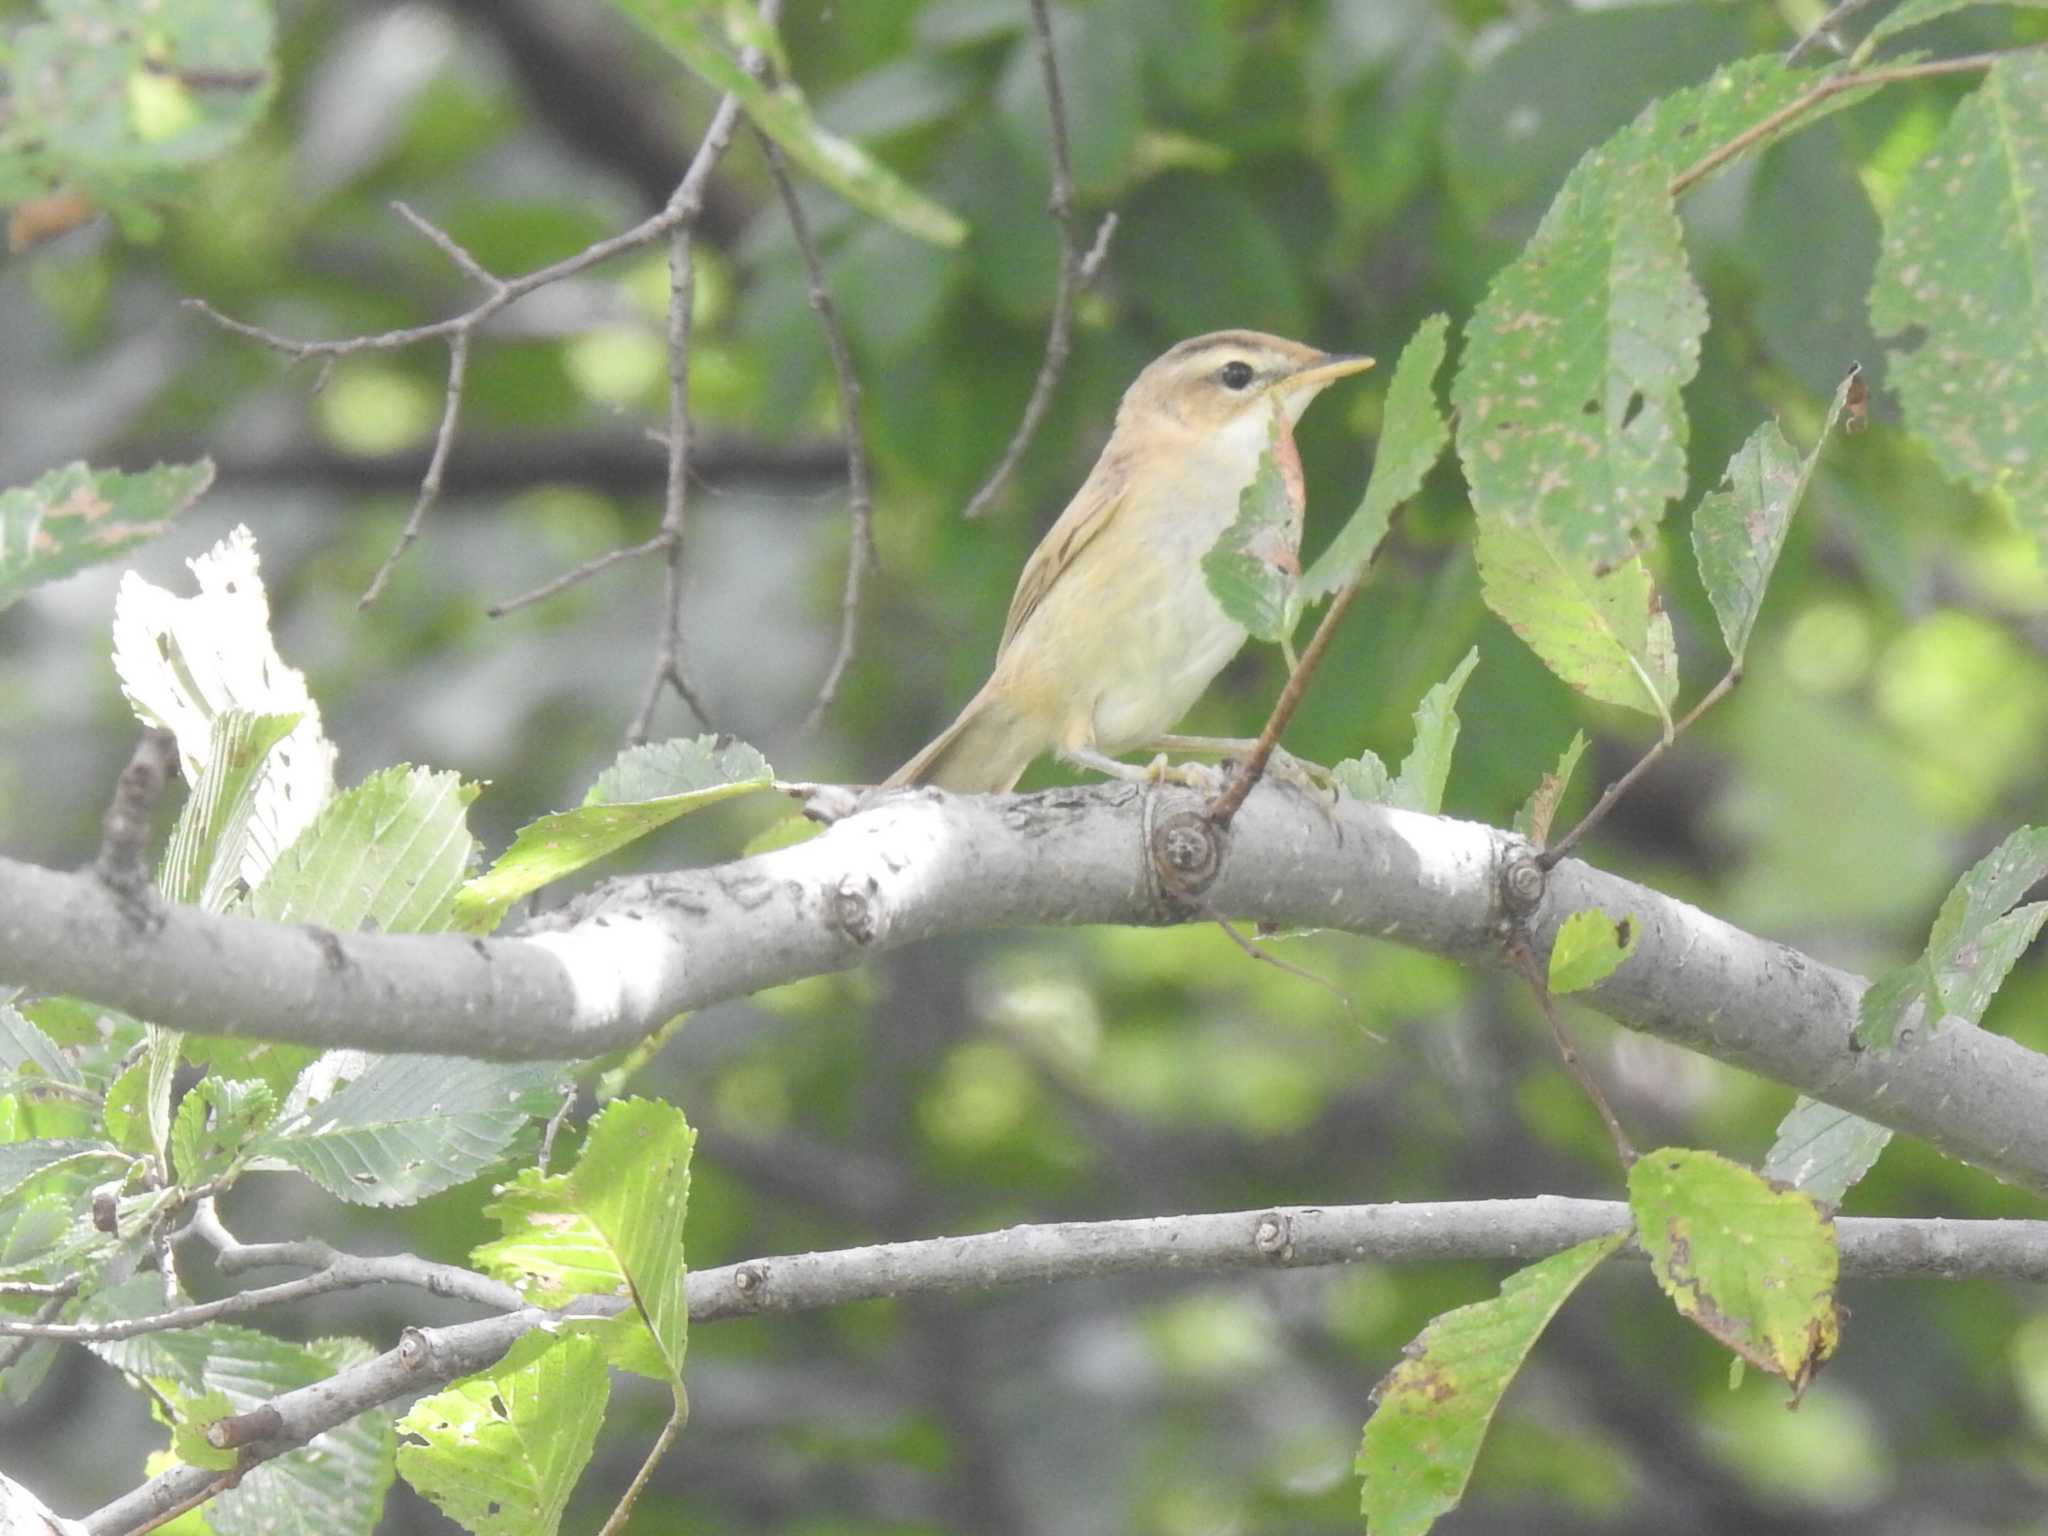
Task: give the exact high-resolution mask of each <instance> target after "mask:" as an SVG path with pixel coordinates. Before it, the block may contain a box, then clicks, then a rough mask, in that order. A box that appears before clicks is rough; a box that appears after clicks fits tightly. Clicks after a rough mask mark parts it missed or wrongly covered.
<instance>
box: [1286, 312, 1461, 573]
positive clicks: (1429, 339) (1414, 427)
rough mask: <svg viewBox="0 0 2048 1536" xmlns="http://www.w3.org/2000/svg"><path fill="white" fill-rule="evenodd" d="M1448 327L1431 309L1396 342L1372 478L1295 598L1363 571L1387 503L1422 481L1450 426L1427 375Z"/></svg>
mask: <svg viewBox="0 0 2048 1536" xmlns="http://www.w3.org/2000/svg"><path fill="white" fill-rule="evenodd" d="M1449 329H1450V321H1449V319H1447V318H1446V317H1445V316H1443V315H1431V316H1430V317H1429V318H1428V319H1427V320H1425V321H1423V322H1422V324H1421V326H1420V327H1418V328H1417V330H1416V332H1415V334H1414V336H1413V337H1411V338H1410V339H1409V342H1408V345H1407V346H1405V347H1403V348H1402V349H1401V360H1400V361H1399V362H1397V363H1396V364H1395V365H1394V379H1393V382H1392V383H1391V384H1389V385H1388V386H1387V403H1386V409H1385V411H1384V412H1383V413H1382V415H1381V418H1380V441H1379V450H1378V452H1377V453H1376V454H1375V455H1374V457H1373V461H1372V478H1371V479H1370V480H1368V481H1367V482H1366V486H1365V496H1364V498H1363V499H1362V500H1361V501H1360V502H1359V503H1358V510H1357V511H1355V512H1353V513H1352V514H1351V518H1350V521H1348V522H1347V523H1345V525H1344V526H1343V528H1342V529H1340V530H1339V531H1338V534H1337V537H1336V538H1334V539H1332V540H1331V541H1330V545H1329V547H1328V548H1327V549H1325V550H1324V551H1323V552H1322V554H1320V555H1318V556H1317V557H1316V560H1315V563H1314V564H1313V565H1311V566H1310V567H1309V568H1308V572H1307V574H1306V575H1304V576H1303V577H1302V578H1301V599H1302V600H1303V601H1305V602H1314V601H1315V600H1316V599H1317V598H1319V597H1323V596H1326V595H1327V594H1329V593H1331V592H1335V591H1336V590H1337V589H1338V588H1340V587H1345V586H1349V585H1350V584H1351V583H1352V582H1354V581H1358V580H1361V579H1362V578H1363V577H1364V575H1365V572H1366V570H1367V568H1368V567H1369V566H1370V565H1371V564H1372V557H1373V555H1374V554H1375V553H1376V552H1377V551H1378V549H1379V547H1380V542H1381V540H1383V539H1385V538H1386V536H1387V529H1388V527H1389V526H1390V525H1391V523H1392V522H1393V517H1394V511H1395V509H1396V508H1397V507H1399V506H1400V505H1401V503H1402V502H1404V501H1406V500H1408V498H1409V497H1411V496H1413V495H1414V494H1415V493H1416V492H1417V491H1419V490H1421V489H1422V482H1423V481H1424V480H1425V479H1426V478H1427V477H1428V475H1429V472H1430V470H1431V469H1432V468H1433V467H1434V466H1435V464H1436V461H1437V460H1438V458H1440V457H1441V456H1442V454H1443V451H1444V444H1446V443H1447V442H1449V441H1450V438H1451V432H1450V427H1449V425H1448V424H1447V423H1446V422H1445V421H1444V417H1443V412H1442V411H1441V410H1440V409H1438V407H1437V403H1436V385H1435V380H1436V375H1437V370H1438V369H1439V368H1441V367H1442V366H1443V361H1444V345H1445V342H1444V338H1445V334H1446V332H1448V330H1449Z"/></svg>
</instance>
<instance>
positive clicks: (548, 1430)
mask: <svg viewBox="0 0 2048 1536" xmlns="http://www.w3.org/2000/svg"><path fill="white" fill-rule="evenodd" d="M610 1394H611V1383H610V1381H609V1379H608V1378H607V1377H606V1374H605V1366H604V1354H603V1351H602V1350H600V1349H599V1347H598V1344H597V1341H596V1340H595V1339H592V1338H590V1337H589V1336H588V1335H586V1334H583V1333H579V1332H568V1333H563V1334H560V1335H556V1334H551V1333H548V1332H545V1331H543V1330H539V1329H536V1330H535V1331H533V1332H532V1333H529V1334H527V1335H526V1336H525V1337H524V1338H522V1339H521V1340H520V1341H519V1342H518V1343H517V1344H515V1345H513V1346H512V1348H511V1350H510V1351H509V1352H508V1353H507V1354H506V1356H505V1358H504V1359H503V1360H501V1361H499V1362H498V1364H497V1365H496V1366H495V1367H493V1368H492V1369H491V1370H490V1371H489V1372H487V1373H485V1374H483V1375H480V1376H470V1377H466V1378H464V1379H463V1380H461V1381H458V1382H456V1383H455V1384H454V1385H453V1386H451V1387H449V1388H447V1389H446V1390H445V1391H441V1392H436V1393H434V1394H433V1395H432V1396H431V1397H423V1398H421V1399H420V1400H419V1401H418V1402H417V1403H415V1404H413V1406H412V1408H411V1410H410V1411H409V1412H408V1413H406V1415H405V1416H404V1417H403V1418H401V1419H400V1420H399V1421H398V1429H399V1431H400V1433H401V1434H403V1435H405V1436H406V1439H405V1440H404V1441H402V1442H401V1443H400V1445H399V1447H398V1470H399V1472H400V1473H401V1474H402V1475H403V1476H404V1478H405V1480H406V1481H407V1482H408V1483H411V1484H412V1485H413V1487H414V1488H416V1489H418V1490H419V1491H420V1492H421V1493H423V1494H425V1495H426V1497H427V1498H428V1499H429V1500H431V1501H432V1502H433V1504H434V1505H435V1507H436V1508H438V1509H439V1510H440V1511H441V1513H443V1514H444V1515H446V1516H448V1518H449V1519H451V1520H455V1521H457V1522H459V1523H460V1524H461V1525H463V1526H464V1527H465V1528H466V1529H468V1530H469V1531H471V1532H473V1533H475V1536H553V1533H554V1532H555V1531H556V1530H558V1529H559V1528H560V1526H561V1523H562V1514H563V1511H564V1510H565V1509H567V1507H568V1504H569V1495H570V1493H571V1491H573V1490H574V1488H575V1486H576V1479H577V1478H578V1477H579V1476H580V1475H581V1474H582V1472H583V1468H584V1466H585V1464H587V1463H588V1462H589V1460H590V1453H591V1450H592V1448H593V1447H595V1445H596V1444H597V1430H598V1426H599V1425H600V1424H602V1423H603V1422H604V1409H605V1402H606V1400H607V1399H608V1398H609V1396H610Z"/></svg>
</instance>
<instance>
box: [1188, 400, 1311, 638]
mask: <svg viewBox="0 0 2048 1536" xmlns="http://www.w3.org/2000/svg"><path fill="white" fill-rule="evenodd" d="M1304 494H1305V493H1304V490H1303V487H1302V482H1301V455H1300V453H1299V452H1298V451H1297V450H1296V448H1295V446H1294V434H1293V433H1292V432H1291V431H1290V430H1289V429H1288V425H1287V422H1286V420H1285V418H1283V417H1282V416H1281V415H1280V414H1279V413H1278V412H1275V413H1274V415H1273V424H1272V446H1271V447H1270V448H1269V449H1268V450H1267V451H1266V452H1265V453H1262V454H1260V455H1259V467H1258V469H1257V471H1256V472H1255V473H1254V474H1253V475H1252V481H1251V484H1250V485H1247V486H1246V487H1245V488H1244V490H1243V491H1241V492H1240V493H1239V494H1238V498H1237V518H1236V520H1235V521H1234V522H1232V523H1231V525H1230V526H1229V527H1228V528H1226V529H1224V530H1223V536H1222V537H1221V538H1219V539H1218V540H1217V541H1216V543H1215V545H1214V547H1212V548H1211V549H1210V550H1209V552H1208V553H1207V554H1206V555H1204V556H1202V576H1203V578H1204V579H1205V580H1206V581H1207V582H1208V583H1209V591H1210V592H1211V594H1213V595H1214V597H1215V599H1216V602H1217V605H1218V606H1219V607H1221V608H1222V609H1223V611H1224V612H1225V613H1226V614H1228V615H1229V616H1230V617H1231V618H1232V619H1234V620H1236V621H1237V622H1238V623H1239V624H1242V625H1243V626H1244V627H1245V629H1246V630H1247V631H1249V632H1250V634H1251V636H1252V638H1253V639H1255V640H1269V641H1270V640H1280V639H1282V638H1284V637H1285V636H1286V635H1287V634H1288V633H1289V632H1290V629H1291V625H1290V623H1289V620H1290V618H1291V617H1292V611H1293V600H1294V592H1295V588H1296V585H1297V583H1298V582H1299V580H1300V577H1301V560H1300V555H1299V553H1298V551H1299V549H1300V546H1301V514H1302V508H1303V506H1304V504H1305V503H1304V499H1303V498H1304Z"/></svg>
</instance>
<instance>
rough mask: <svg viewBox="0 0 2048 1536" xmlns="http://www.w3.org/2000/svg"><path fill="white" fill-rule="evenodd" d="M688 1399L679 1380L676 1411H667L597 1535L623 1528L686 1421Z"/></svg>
mask: <svg viewBox="0 0 2048 1536" xmlns="http://www.w3.org/2000/svg"><path fill="white" fill-rule="evenodd" d="M689 1417H690V1400H689V1398H688V1397H687V1396H685V1395H684V1393H683V1389H682V1386H681V1384H680V1383H678V1384H677V1386H676V1406H675V1410H674V1411H673V1412H672V1413H670V1414H669V1416H668V1422H667V1423H666V1424H664V1425H662V1426H661V1433H660V1434H658V1435H656V1436H655V1437H654V1445H653V1447H652V1448H651V1449H650V1450H649V1451H648V1452H647V1459H646V1460H645V1461H643V1462H641V1463H640V1470H639V1471H638V1472H635V1473H634V1474H633V1481H632V1482H631V1483H629V1484H627V1485H626V1491H625V1492H624V1493H622V1494H621V1495H619V1502H618V1505H617V1507H615V1508H614V1509H613V1510H612V1512H611V1518H610V1519H608V1520H606V1521H605V1523H604V1525H603V1527H602V1528H601V1529H600V1530H599V1531H598V1533H597V1536H617V1533H618V1532H619V1531H620V1530H621V1529H623V1528H624V1526H625V1524H626V1521H627V1519H628V1517H630V1516H631V1515H632V1513H633V1506H634V1505H635V1504H637V1503H639V1502H640V1491H641V1490H642V1489H643V1488H645V1487H646V1486H647V1480H648V1479H649V1478H650V1477H652V1476H654V1469H655V1467H656V1466H658V1465H659V1464H660V1462H661V1458H662V1457H663V1456H665V1455H667V1454H668V1448H669V1447H670V1446H672V1445H674V1444H675V1443H676V1436H677V1435H680V1434H681V1433H682V1432H683V1425H684V1424H685V1423H687V1422H688V1421H689Z"/></svg>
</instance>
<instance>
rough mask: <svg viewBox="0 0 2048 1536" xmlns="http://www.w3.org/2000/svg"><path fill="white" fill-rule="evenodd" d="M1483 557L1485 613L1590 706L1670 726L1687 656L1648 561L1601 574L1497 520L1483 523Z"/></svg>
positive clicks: (1629, 563) (1540, 538)
mask: <svg viewBox="0 0 2048 1536" xmlns="http://www.w3.org/2000/svg"><path fill="white" fill-rule="evenodd" d="M1476 552H1477V555H1478V559H1479V580H1480V589H1481V591H1482V593H1483V594H1484V596H1485V598H1486V606H1487V607H1489V608H1491V609H1492V610H1493V611H1494V612H1495V613H1497V614H1499V615H1500V617H1501V618H1502V619H1504V620H1506V622H1507V624H1508V627H1509V628H1511V629H1513V630H1514V632H1515V633H1516V634H1518V635H1520V636H1521V637H1522V639H1523V640H1525V641H1527V642H1528V645H1529V648H1530V649H1531V650H1533V651H1534V652H1535V653H1536V654H1537V655H1538V656H1540V657H1541V658H1542V659H1543V664H1544V665H1545V666H1547V667H1549V668H1550V670H1551V671H1552V672H1554V673H1556V674H1557V675H1558V676H1559V677H1560V678H1562V679H1563V680H1564V681H1565V682H1567V683H1569V684H1570V685H1571V686H1572V687H1574V688H1576V689H1577V690H1578V691H1579V692H1580V693H1583V694H1585V695H1586V697H1588V698H1590V699H1598V700H1599V701H1600V702H1602V703H1604V704H1619V705H1622V706H1623V707H1625V708H1628V709H1638V710H1641V711H1643V712H1644V713H1645V714H1649V715H1654V716H1657V717H1658V718H1660V719H1668V717H1669V711H1670V707H1671V701H1672V699H1674V698H1676V697H1677V695H1678V652H1677V647H1676V644H1675V642H1674V641H1673V639H1672V635H1671V620H1670V618H1669V617H1668V616H1667V615H1666V614H1665V612H1664V607H1663V604H1662V603H1661V602H1659V601H1658V598H1657V594H1656V590H1655V588H1654V587H1652V585H1651V583H1650V572H1649V568H1648V567H1647V566H1645V565H1644V564H1643V562H1642V560H1641V558H1640V557H1638V556H1634V555H1631V556H1630V557H1629V558H1628V559H1626V560H1624V561H1623V562H1622V563H1621V564H1619V565H1617V566H1615V567H1614V568H1613V569H1611V570H1609V571H1607V572H1606V573H1605V574H1596V573H1595V571H1594V570H1593V568H1592V567H1591V566H1589V565H1585V564H1582V563H1580V562H1577V561H1574V560H1571V559H1568V558H1566V557H1565V556H1563V555H1561V554H1559V553H1558V552H1557V551H1556V550H1555V549H1553V548H1552V547H1551V546H1550V545H1548V544H1547V543H1545V542H1544V537H1543V535H1541V534H1540V533H1537V532H1535V531H1532V530H1524V529H1518V528H1514V527H1511V526H1509V525H1508V524H1507V523H1505V522H1501V521H1499V520H1497V519H1493V518H1481V519H1480V521H1479V536H1478V542H1477V549H1476Z"/></svg>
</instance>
